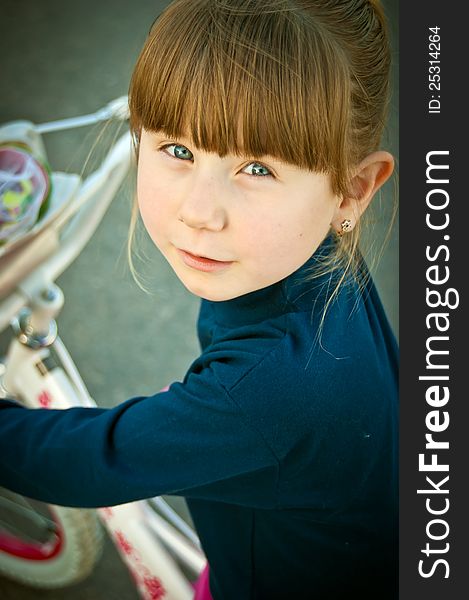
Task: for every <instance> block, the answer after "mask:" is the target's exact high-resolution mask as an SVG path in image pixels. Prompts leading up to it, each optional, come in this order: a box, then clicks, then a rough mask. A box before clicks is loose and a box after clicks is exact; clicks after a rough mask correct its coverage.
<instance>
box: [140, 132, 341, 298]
mask: <svg viewBox="0 0 469 600" xmlns="http://www.w3.org/2000/svg"><path fill="white" fill-rule="evenodd" d="M137 195H138V204H139V209H140V214H141V216H142V219H143V222H144V224H145V227H146V229H147V231H148V233H149V235H150V237H151V238H152V240H153V242H154V243H155V245H156V246H157V247H158V249H159V250H160V251H161V252H162V253H163V255H164V256H165V258H166V259H167V261H168V262H169V264H170V265H171V266H172V268H173V269H174V271H175V272H176V275H177V276H178V277H179V279H180V280H181V281H182V283H183V284H184V285H185V286H186V288H187V289H188V290H189V291H191V292H192V293H193V294H196V295H197V296H200V297H201V298H205V299H207V300H214V301H220V300H230V299H232V298H236V297H238V296H241V295H243V294H247V293H249V292H253V291H255V290H258V289H261V288H264V287H267V286H269V285H271V284H274V283H276V282H278V281H280V280H281V279H283V278H285V277H287V276H288V275H290V274H292V273H293V272H294V271H296V270H297V269H298V268H299V267H301V266H302V265H303V264H304V263H305V262H306V261H307V260H308V259H309V258H310V257H311V255H312V254H313V253H314V251H315V250H316V249H317V247H318V246H319V244H320V243H321V242H322V240H323V239H324V238H325V236H326V235H327V233H328V232H329V229H330V225H331V221H332V219H333V215H334V213H335V211H336V209H337V206H338V198H337V197H336V196H335V195H334V194H333V193H332V190H331V187H330V182H329V177H328V176H327V175H325V174H322V173H312V172H311V171H307V170H303V169H299V168H297V167H295V166H293V165H288V164H286V163H283V162H280V161H279V160H277V159H273V158H272V157H269V156H266V157H263V158H262V160H258V159H255V160H254V159H252V158H249V157H239V156H236V155H234V154H230V155H227V156H225V157H223V158H221V157H220V156H219V155H218V154H216V153H208V152H203V151H200V150H197V149H196V148H195V146H194V144H193V143H192V142H191V140H190V139H187V138H181V139H170V138H168V137H167V136H166V135H165V133H163V132H156V133H153V132H148V131H145V130H143V131H142V134H141V137H140V151H139V160H138V179H137ZM197 257H205V260H203V259H200V258H199V259H197ZM207 259H210V260H207Z"/></svg>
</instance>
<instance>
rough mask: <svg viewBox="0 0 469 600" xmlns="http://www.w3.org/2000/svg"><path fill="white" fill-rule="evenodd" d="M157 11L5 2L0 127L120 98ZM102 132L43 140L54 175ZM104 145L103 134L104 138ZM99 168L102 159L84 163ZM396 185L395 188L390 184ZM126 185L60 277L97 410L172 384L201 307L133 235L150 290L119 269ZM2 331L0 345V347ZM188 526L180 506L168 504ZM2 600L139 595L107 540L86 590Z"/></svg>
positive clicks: (383, 266) (381, 283)
mask: <svg viewBox="0 0 469 600" xmlns="http://www.w3.org/2000/svg"><path fill="white" fill-rule="evenodd" d="M167 4H168V2H166V1H156V0H154V1H152V2H148V1H147V0H133V1H132V2H130V1H128V0H101V1H100V2H96V0H80V2H75V1H74V2H71V1H64V0H61V1H59V0H42V1H39V2H34V1H32V0H25V1H23V2H18V1H17V0H3V2H2V9H1V19H0V72H1V79H0V81H1V88H2V92H1V94H0V122H5V121H9V120H13V119H20V118H21V119H27V120H31V121H33V122H36V123H41V122H45V121H49V120H53V119H57V118H64V117H68V116H75V115H79V114H86V113H88V112H93V111H95V110H96V109H98V108H100V107H101V106H102V105H104V104H106V103H107V102H108V101H110V100H112V99H113V98H116V97H118V96H121V95H122V94H125V93H127V89H128V83H129V79H130V74H131V72H132V68H133V65H134V63H135V60H136V58H137V55H138V52H139V50H140V48H141V46H142V44H143V42H144V40H145V37H146V35H147V33H148V30H149V28H150V26H151V24H152V22H153V20H154V18H155V17H156V16H157V15H158V13H159V12H160V10H161V9H162V8H163V7H164V6H166V5H167ZM384 4H385V6H386V7H387V8H388V14H389V16H390V17H391V19H392V33H393V36H394V45H393V54H394V58H395V68H394V80H393V81H394V95H393V100H392V106H391V115H390V121H389V125H388V130H387V134H386V138H385V147H386V148H387V149H389V150H390V151H391V152H392V153H393V154H394V155H395V156H397V153H398V126H397V106H398V93H397V76H398V72H397V58H398V44H397V37H396V34H397V25H396V23H397V1H396V0H385V2H384ZM98 133H99V128H96V127H88V128H85V129H83V130H80V131H78V130H77V131H74V132H70V133H66V132H64V133H53V134H49V135H48V136H47V138H46V143H47V151H48V156H49V161H50V163H51V165H52V166H53V168H54V170H64V171H69V170H71V171H74V172H79V171H80V170H81V168H82V165H83V161H84V159H85V158H86V156H87V155H88V153H89V150H90V148H91V146H92V145H93V140H94V139H95V138H96V135H97V134H98ZM106 136H107V138H110V136H111V134H110V133H109V132H107V133H105V135H104V137H105V138H106ZM97 160H99V151H98V150H95V152H93V153H92V155H91V161H90V164H91V165H92V164H93V161H97ZM395 181H396V180H395ZM395 181H394V183H393V182H391V183H390V184H387V185H386V187H385V191H384V193H383V196H382V200H381V208H380V209H379V210H378V211H377V223H376V228H377V231H378V233H379V234H381V232H384V230H385V220H386V218H387V217H386V215H387V214H389V209H388V208H387V207H388V206H389V205H390V199H391V198H392V196H393V194H394V193H395ZM131 203H132V181H131V180H129V181H128V182H127V184H126V185H125V186H124V187H123V188H122V189H121V191H120V193H119V194H118V195H117V197H116V199H115V200H114V201H113V203H112V205H111V207H110V209H109V211H108V212H107V214H106V216H105V218H104V220H103V222H102V223H101V225H100V226H99V228H98V230H97V232H96V234H95V235H94V236H93V238H92V240H91V241H90V243H89V244H88V246H87V247H86V248H85V250H84V251H83V252H82V254H81V255H80V256H79V257H78V259H77V260H76V261H75V262H74V263H73V265H72V266H71V267H70V268H69V269H68V270H67V271H66V272H65V273H64V274H63V275H62V276H61V277H60V279H59V280H58V282H57V283H58V285H59V286H60V287H61V288H62V289H63V291H64V294H65V305H64V308H63V311H62V313H61V315H60V317H59V319H58V325H59V333H60V335H61V337H62V339H63V341H64V342H65V344H66V346H67V348H68V350H69V352H70V353H71V355H72V357H73V359H74V361H75V362H76V364H77V366H78V368H79V370H80V372H81V374H82V376H83V378H84V380H85V382H86V384H87V386H88V389H89V391H90V393H91V395H92V396H93V397H94V398H95V399H96V401H97V402H98V404H99V405H101V406H114V405H116V404H118V403H119V402H122V401H123V400H126V399H127V398H130V397H133V396H139V395H146V394H153V393H154V392H155V391H156V390H158V389H160V388H161V387H163V386H165V385H166V384H167V383H169V382H171V381H174V380H178V379H179V380H180V379H181V378H182V377H183V376H184V373H185V371H186V369H187V367H188V366H189V364H190V363H191V362H192V360H193V359H194V358H195V357H196V356H197V354H198V350H199V347H198V343H197V338H196V331H195V320H196V315H197V310H198V303H199V301H198V299H197V298H195V297H194V296H192V295H190V294H189V292H187V291H186V290H185V288H184V287H183V286H182V284H181V283H180V282H179V280H178V279H177V278H176V276H175V275H174V274H173V272H172V270H171V269H170V267H169V265H168V264H167V263H166V261H165V260H164V259H163V258H162V257H161V256H160V255H159V254H158V252H157V251H156V250H155V249H154V248H153V247H152V245H151V243H149V242H148V239H145V236H144V235H142V248H143V251H144V253H146V255H147V259H146V260H144V261H137V266H138V269H139V271H140V273H141V274H142V277H143V278H144V280H145V281H146V284H147V286H148V287H149V289H150V293H149V294H148V293H144V292H143V291H141V290H140V289H139V288H138V286H137V285H136V284H135V283H134V281H133V280H132V277H131V275H130V272H129V269H128V267H127V260H126V240H127V229H128V222H129V216H130V207H131ZM374 278H375V281H376V284H377V286H378V289H379V291H380V293H381V297H382V299H383V303H384V305H385V308H386V311H387V313H388V315H389V318H390V321H391V323H392V326H393V328H394V330H395V332H396V334H397V332H398V284H399V279H398V225H397V224H396V226H395V228H394V230H393V234H392V236H391V240H390V243H389V245H388V247H387V250H386V251H385V254H384V256H383V258H382V260H381V262H380V265H379V267H378V269H377V270H376V271H375V272H374ZM8 337H9V332H4V333H3V334H2V335H0V354H1V348H2V347H3V348H4V347H5V345H6V343H7V341H8ZM174 502H175V503H177V507H178V510H179V511H180V512H181V514H183V515H185V516H187V513H186V510H185V505H184V502H183V501H181V499H175V500H174ZM0 599H1V600H13V599H14V600H63V599H67V600H134V599H137V593H136V591H135V589H134V587H133V585H132V583H131V580H130V577H129V575H128V574H127V572H126V570H125V567H124V566H123V564H122V562H121V561H120V558H119V556H118V555H117V552H116V550H115V549H114V548H113V546H112V544H111V543H110V542H109V541H108V540H107V541H106V547H105V552H104V555H103V559H102V560H101V561H100V563H99V564H98V566H97V568H96V570H95V572H94V573H93V575H92V576H91V577H90V578H88V579H87V581H85V582H83V583H81V584H79V585H76V586H73V587H70V588H66V589H60V590H51V591H42V590H33V589H31V588H28V587H24V586H21V585H18V584H16V583H13V582H10V581H8V580H6V579H2V578H0Z"/></svg>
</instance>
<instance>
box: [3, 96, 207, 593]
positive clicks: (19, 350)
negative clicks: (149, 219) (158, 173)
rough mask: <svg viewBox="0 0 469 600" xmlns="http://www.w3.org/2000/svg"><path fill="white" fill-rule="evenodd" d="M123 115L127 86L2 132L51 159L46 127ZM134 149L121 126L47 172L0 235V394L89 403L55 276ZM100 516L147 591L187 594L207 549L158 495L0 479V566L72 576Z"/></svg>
mask: <svg viewBox="0 0 469 600" xmlns="http://www.w3.org/2000/svg"><path fill="white" fill-rule="evenodd" d="M127 116H128V114H127V98H126V97H125V96H124V97H121V98H118V99H116V100H114V101H113V102H111V103H109V104H108V105H107V106H105V107H103V108H102V109H101V110H99V111H97V112H96V113H93V114H91V115H84V116H82V117H76V118H70V119H65V120H61V121H54V122H50V123H44V124H42V125H35V124H33V123H31V122H29V121H15V122H12V123H8V124H6V125H4V126H1V127H0V144H1V143H2V142H5V141H15V142H19V143H21V144H25V145H27V146H28V147H29V148H30V149H31V150H32V152H33V153H34V154H35V155H36V156H38V157H40V158H41V159H42V160H43V161H45V162H46V161H47V156H46V150H45V146H44V143H43V139H42V136H43V135H44V134H46V133H49V132H52V131H62V130H66V129H70V128H73V127H80V126H83V125H89V124H93V123H98V122H100V121H108V120H110V119H113V118H117V119H118V120H120V121H125V120H126V119H127ZM131 161H132V149H131V136H130V133H129V132H126V133H125V134H123V135H122V136H121V137H120V138H119V139H118V141H117V142H116V143H115V144H114V145H113V147H112V148H111V149H110V150H109V152H108V154H107V155H106V156H105V158H104V160H103V161H102V163H101V164H100V165H99V167H98V168H97V169H96V170H95V171H94V172H93V173H91V174H90V175H89V176H87V177H86V178H85V179H82V178H81V176H80V175H77V174H74V173H58V172H52V173H51V174H50V177H51V181H52V192H51V196H50V199H49V207H48V210H47V212H46V213H45V215H44V216H43V218H42V219H39V221H38V222H37V223H36V225H34V227H33V228H32V229H30V231H28V232H27V233H26V234H24V235H22V236H21V237H19V238H17V239H13V240H12V241H11V242H9V243H7V244H6V245H4V246H0V332H2V331H3V330H4V329H6V328H7V327H8V326H9V325H10V323H11V324H12V327H13V332H14V336H13V338H12V340H11V342H10V344H9V347H8V350H7V354H6V356H5V357H4V359H3V360H2V361H0V395H1V396H3V397H8V398H13V399H15V400H17V401H18V402H21V403H23V404H25V405H26V406H28V407H30V408H40V407H42V408H63V409H65V408H69V407H72V406H84V407H93V406H96V403H95V401H94V400H93V399H92V398H91V397H90V394H89V392H88V390H87V388H86V385H85V383H84V381H83V379H82V378H81V376H80V374H79V372H78V369H77V368H76V366H75V364H74V362H73V360H72V358H71V356H70V354H69V352H68V351H67V349H66V347H65V345H64V344H63V342H62V341H61V339H60V337H59V336H58V333H57V325H56V321H55V319H56V317H57V315H58V314H59V312H60V310H61V308H62V305H63V301H64V297H63V293H62V291H61V289H60V288H59V287H58V286H57V285H56V284H55V280H56V279H57V278H58V277H59V275H60V274H61V273H62V272H63V271H65V270H66V269H67V268H68V266H69V265H70V264H71V263H72V262H73V261H74V260H75V258H76V257H77V256H78V255H79V254H80V252H81V250H82V249H83V248H84V247H85V246H86V244H87V242H88V241H89V240H90V238H91V237H92V235H93V233H94V231H95V230H96V228H97V226H98V225H99V223H100V221H101V220H102V218H103V217H104V215H105V213H106V210H107V208H108V207H109V205H110V203H111V201H112V200H113V198H114V197H115V195H116V193H117V191H118V189H119V188H120V186H121V183H122V181H123V180H124V178H125V177H126V175H127V173H128V172H129V169H130V166H131ZM101 523H102V524H104V526H105V527H106V529H107V531H108V532H109V534H110V537H111V539H112V540H113V542H114V543H115V545H116V547H117V549H118V551H119V553H120V555H121V557H122V559H123V561H124V563H125V564H126V566H127V567H128V568H129V570H130V573H131V575H132V576H133V579H134V581H135V584H136V587H137V590H138V592H139V594H140V596H141V597H142V598H143V599H145V600H147V599H148V600H150V599H152V600H155V599H157V598H165V599H167V600H189V599H190V598H192V597H193V587H192V585H191V580H192V579H194V578H195V577H196V576H197V575H199V574H200V573H201V571H202V569H203V568H204V566H205V564H206V559H205V556H204V554H203V551H202V550H201V547H200V543H199V540H198V538H197V535H196V534H195V532H194V531H193V530H192V528H191V527H190V526H189V525H188V524H187V523H186V522H185V521H184V520H183V519H182V518H181V517H180V516H179V515H178V514H177V513H176V512H175V511H174V510H173V509H172V508H171V507H170V506H169V505H168V503H167V502H166V501H165V500H164V499H163V498H161V497H158V498H152V499H148V500H145V501H139V502H132V503H128V504H123V505H119V506H115V507H112V508H100V509H97V510H91V509H75V508H65V507H61V506H50V505H45V504H43V503H40V502H35V501H32V500H30V499H28V498H24V497H21V496H19V495H17V494H13V493H12V492H9V491H7V490H2V489H0V573H2V574H3V575H6V576H7V577H11V578H14V579H16V580H18V581H21V582H23V583H26V584H29V585H32V586H36V587H48V588H54V587H63V586H66V585H70V584H72V583H76V582H77V581H80V580H82V579H84V578H85V577H86V576H87V575H89V573H90V572H91V571H92V569H93V567H94V565H95V564H96V562H97V561H98V559H99V556H100V553H101V545H102V528H101Z"/></svg>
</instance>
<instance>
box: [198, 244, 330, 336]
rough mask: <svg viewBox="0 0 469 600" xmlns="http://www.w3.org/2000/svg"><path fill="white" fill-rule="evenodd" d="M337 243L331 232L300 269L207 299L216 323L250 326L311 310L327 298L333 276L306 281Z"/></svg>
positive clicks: (322, 276)
mask: <svg viewBox="0 0 469 600" xmlns="http://www.w3.org/2000/svg"><path fill="white" fill-rule="evenodd" d="M335 244H336V238H335V236H334V235H333V234H332V233H331V234H329V235H328V236H327V237H326V238H325V239H324V240H323V241H322V242H321V244H320V245H319V247H318V248H317V249H316V251H315V252H314V254H313V255H312V256H311V257H310V258H309V259H308V260H307V261H306V262H305V263H304V264H303V265H302V266H301V267H300V268H299V269H297V270H296V271H295V272H293V273H292V274H291V275H289V276H288V277H285V278H284V279H281V280H280V281H278V282H277V283H274V284H272V285H269V286H267V287H265V288H262V289H260V290H256V291H254V292H250V293H248V294H243V295H242V296H238V297H237V298H233V299H231V300H223V301H219V302H215V301H206V300H204V302H208V304H209V305H210V306H211V307H212V310H213V314H214V317H215V321H216V322H217V324H219V325H225V326H241V325H251V324H253V323H258V322H261V321H263V320H266V319H273V318H276V317H279V316H281V315H284V314H286V313H288V312H293V311H296V310H306V309H307V308H309V309H311V308H312V307H313V304H315V303H316V304H317V303H318V302H317V301H318V300H319V299H320V298H325V295H326V290H327V289H329V287H330V284H331V275H330V274H328V275H321V276H319V277H317V278H316V279H314V280H311V279H310V280H309V281H305V278H306V277H307V276H308V274H310V273H311V272H312V271H314V269H315V268H317V266H318V264H319V262H320V261H321V259H322V258H323V257H324V256H326V255H327V254H328V253H330V252H331V251H332V250H333V248H334V246H335ZM320 304H321V303H320ZM322 306H323V303H322Z"/></svg>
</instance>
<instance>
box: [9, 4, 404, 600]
mask: <svg viewBox="0 0 469 600" xmlns="http://www.w3.org/2000/svg"><path fill="white" fill-rule="evenodd" d="M389 63H390V58H389V49H388V42H387V36H386V29H385V24H384V18H383V14H382V9H381V7H380V6H379V4H378V2H377V1H376V0H373V1H371V0H271V1H270V2H267V3H266V2H265V1H264V0H191V1H189V0H176V1H175V2H173V3H172V4H171V5H170V6H169V7H168V8H167V9H166V10H165V11H164V13H163V14H162V15H161V16H160V17H159V18H158V19H157V20H156V22H155V23H154V25H153V27H152V30H151V32H150V35H149V37H148V40H147V42H146V44H145V46H144V48H143V50H142V53H141V55H140V57H139V59H138V62H137V65H136V68H135V71H134V74H133V77H132V82H131V86H130V111H131V127H132V131H133V133H134V136H135V142H136V149H137V155H138V182H137V183H138V185H137V198H138V209H139V212H140V215H141V217H142V219H143V222H144V224H145V226H146V228H147V230H148V233H149V235H150V236H151V238H152V240H153V241H154V243H155V245H156V246H157V247H158V248H159V250H160V251H161V252H162V253H163V255H164V256H165V257H166V259H167V260H168V262H169V263H170V265H171V266H172V267H173V269H174V271H175V272H176V274H177V276H178V277H179V279H180V280H181V282H182V283H183V285H184V286H186V287H187V289H188V290H189V291H190V292H192V293H193V294H196V295H197V296H199V297H200V298H201V299H202V300H201V308H200V315H199V320H198V334H199V339H200V344H201V354H200V356H199V357H198V358H197V359H196V360H194V362H193V363H192V364H191V365H190V367H189V369H188V371H187V374H186V376H185V377H184V380H183V381H181V382H175V383H173V384H172V385H171V386H170V387H169V389H167V390H166V391H161V392H159V393H156V394H155V395H154V396H152V397H134V398H131V399H130V400H127V401H126V402H123V403H122V404H120V405H118V406H116V407H115V408H113V409H81V408H74V409H70V410H65V411H60V410H59V411H55V410H34V411H32V410H28V409H25V408H22V407H20V406H18V405H16V404H15V403H13V402H9V401H2V402H1V403H0V407H1V408H2V411H1V419H0V461H1V463H0V466H1V477H0V485H3V486H5V487H9V488H11V489H13V490H14V491H16V492H18V493H21V494H24V495H27V496H30V497H34V498H38V499H40V500H43V501H46V502H52V503H56V504H63V505H68V506H78V507H99V506H107V505H114V504H119V503H123V502H129V501H132V500H136V499H140V498H145V497H150V496H155V495H162V494H173V495H181V496H184V497H185V498H186V500H187V504H188V507H189V509H190V512H191V515H192V518H193V521H194V523H195V526H196V529H197V532H198V535H199V537H200V540H201V543H202V546H203V549H204V551H205V553H206V556H207V559H208V564H209V568H208V570H207V571H205V573H204V574H203V577H202V579H201V581H200V582H199V589H198V591H197V594H198V597H204V598H211V597H212V598H213V599H214V600H248V599H252V600H254V599H256V600H261V599H262V600H275V599H279V600H280V599H282V600H283V599H288V598H295V600H299V599H305V600H306V599H308V600H309V599H313V598H317V599H328V600H329V599H335V598H345V597H357V598H362V599H364V598H380V599H383V598H396V597H397V451H398V443H397V439H398V438H397V419H398V415H397V360H398V359H397V346H396V341H395V339H394V337H393V334H392V332H391V329H390V327H389V324H388V321H387V319H386V316H385V314H384V311H383V308H382V305H381V303H380V300H379V297H378V295H377V292H376V289H375V287H374V285H373V282H372V281H371V279H370V277H369V274H368V271H367V268H366V265H365V263H364V261H363V259H362V258H361V255H360V252H359V250H358V236H359V233H358V232H359V224H360V218H361V215H362V214H363V212H364V211H365V210H366V208H367V206H368V205H369V203H370V201H371V199H372V198H373V196H374V194H375V193H376V191H377V190H378V189H379V188H380V186H381V185H382V184H383V183H384V182H385V181H386V180H387V178H388V177H389V176H390V174H391V172H392V170H393V159H392V157H391V155H390V154H388V153H387V152H384V151H381V150H379V143H380V137H381V133H382V130H383V124H384V120H385V110H386V105H387V94H388V78H389ZM134 220H135V219H134ZM77 448H79V449H80V452H79V453H78V452H77V451H76V450H77Z"/></svg>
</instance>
